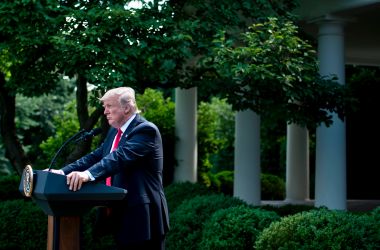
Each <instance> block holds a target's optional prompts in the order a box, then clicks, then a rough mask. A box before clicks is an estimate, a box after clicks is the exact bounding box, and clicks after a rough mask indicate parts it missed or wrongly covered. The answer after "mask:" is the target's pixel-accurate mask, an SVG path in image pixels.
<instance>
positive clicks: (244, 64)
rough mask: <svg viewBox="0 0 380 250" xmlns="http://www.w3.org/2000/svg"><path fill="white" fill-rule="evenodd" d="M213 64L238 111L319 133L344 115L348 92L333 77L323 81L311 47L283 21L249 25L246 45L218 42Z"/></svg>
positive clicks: (224, 94)
mask: <svg viewBox="0 0 380 250" xmlns="http://www.w3.org/2000/svg"><path fill="white" fill-rule="evenodd" d="M215 42H216V44H218V45H219V48H217V49H215V53H216V57H215V58H213V59H210V60H213V62H214V63H215V66H216V69H217V72H218V74H219V75H220V76H221V78H222V79H221V80H222V83H224V85H223V88H221V89H220V93H221V95H222V96H224V97H226V98H227V100H228V102H229V103H231V104H232V105H233V108H234V110H245V109H252V110H253V111H255V112H256V113H258V114H266V115H267V116H268V117H273V118H276V119H279V118H285V120H286V121H288V122H293V123H297V124H300V125H305V126H308V127H310V128H314V127H315V126H316V124H319V123H322V122H324V123H325V124H326V125H330V124H331V122H332V121H331V114H329V113H328V112H336V113H337V114H338V115H339V117H340V118H342V116H343V113H344V112H343V111H344V102H345V96H344V91H345V90H344V87H343V86H342V85H340V84H338V83H337V82H335V81H334V80H335V79H334V78H332V77H331V76H326V77H323V78H321V77H320V76H319V73H318V68H317V56H316V52H315V50H314V49H313V48H312V46H311V45H310V44H309V43H308V42H306V41H304V40H302V39H301V38H300V37H299V35H298V30H297V27H296V26H295V25H294V24H293V23H292V22H291V21H288V20H286V19H285V20H284V19H283V18H282V19H280V18H273V17H271V18H268V19H267V21H265V22H263V23H256V24H253V25H252V26H250V30H249V32H246V33H244V34H243V35H242V42H241V44H240V45H241V46H237V44H236V43H232V42H231V41H230V40H228V38H225V37H224V36H223V35H222V36H220V37H219V38H216V40H215Z"/></svg>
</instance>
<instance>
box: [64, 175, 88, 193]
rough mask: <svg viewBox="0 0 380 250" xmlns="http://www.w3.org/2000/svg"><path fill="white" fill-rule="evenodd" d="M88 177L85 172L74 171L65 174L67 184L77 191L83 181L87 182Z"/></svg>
mask: <svg viewBox="0 0 380 250" xmlns="http://www.w3.org/2000/svg"><path fill="white" fill-rule="evenodd" d="M89 180H90V177H89V176H88V174H86V173H85V172H78V171H74V172H71V173H70V174H68V175H67V185H69V189H70V190H72V191H77V190H79V189H80V188H81V187H82V184H83V183H84V182H88V181H89Z"/></svg>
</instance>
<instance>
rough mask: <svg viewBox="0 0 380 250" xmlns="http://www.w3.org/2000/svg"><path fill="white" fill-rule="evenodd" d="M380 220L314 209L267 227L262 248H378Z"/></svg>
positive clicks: (260, 242) (258, 246)
mask: <svg viewBox="0 0 380 250" xmlns="http://www.w3.org/2000/svg"><path fill="white" fill-rule="evenodd" d="M379 228H380V227H379V222H378V221H375V220H374V219H373V218H372V217H370V216H367V215H354V214H351V213H347V212H345V211H332V210H327V209H319V210H311V211H308V212H302V213H298V214H295V215H292V216H287V217H283V218H282V219H281V220H280V221H278V222H274V223H272V224H271V225H270V226H269V227H268V228H266V229H264V231H263V232H262V234H261V235H260V236H259V238H258V239H257V241H256V244H255V247H256V249H258V250H261V249H263V250H264V249H378V247H379V244H380V234H379Z"/></svg>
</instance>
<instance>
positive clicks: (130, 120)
mask: <svg viewBox="0 0 380 250" xmlns="http://www.w3.org/2000/svg"><path fill="white" fill-rule="evenodd" d="M135 117H136V114H133V115H132V116H131V117H129V119H128V121H127V122H126V123H124V125H123V126H121V128H120V129H121V131H122V132H123V133H124V131H125V130H127V128H128V126H129V124H131V122H132V120H133V119H135Z"/></svg>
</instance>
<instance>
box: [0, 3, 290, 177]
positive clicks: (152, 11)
mask: <svg viewBox="0 0 380 250" xmlns="http://www.w3.org/2000/svg"><path fill="white" fill-rule="evenodd" d="M141 2H142V8H137V9H133V8H130V7H127V5H126V3H128V1H73V0H65V1H53V0H50V1H35V0H24V1H15V2H13V1H9V2H8V1H5V2H4V1H3V2H1V3H0V13H1V14H2V15H1V17H0V18H1V19H0V21H1V22H0V38H1V39H0V48H1V52H0V53H1V55H0V56H1V72H2V73H3V78H2V81H0V83H1V88H2V91H1V94H2V100H3V103H7V106H4V105H2V107H1V108H0V109H2V110H1V113H0V115H1V119H2V123H1V124H2V125H1V131H2V132H1V133H2V137H3V141H4V145H5V148H6V151H7V155H8V156H9V158H10V159H11V162H12V164H13V166H14V167H15V168H16V169H17V172H19V173H20V172H21V171H22V169H23V167H24V166H25V164H26V162H28V159H27V156H25V155H24V152H23V150H22V147H21V145H20V143H18V142H17V136H16V131H15V129H14V128H15V126H14V113H15V112H14V107H15V103H14V97H15V93H25V94H27V95H39V94H41V93H45V92H49V91H50V90H51V89H52V88H53V87H54V85H55V84H57V82H58V79H59V77H60V76H62V75H67V76H69V77H70V78H72V79H76V89H77V92H76V103H77V114H78V120H79V124H80V127H81V128H82V129H90V128H92V127H93V126H94V124H96V122H97V121H98V119H99V117H100V116H101V113H102V111H101V108H100V107H99V106H98V108H97V109H96V110H95V111H94V112H92V113H91V112H89V109H88V106H89V105H92V106H96V104H95V102H94V101H95V100H96V97H98V95H99V94H101V93H102V92H104V91H105V90H106V89H109V88H111V87H117V86H121V85H125V84H127V85H129V86H131V87H134V88H135V89H136V90H137V91H138V92H140V93H141V92H142V91H143V90H144V89H145V88H147V87H152V88H157V87H160V88H171V87H176V86H180V87H184V88H187V87H192V86H199V87H201V88H202V89H211V88H210V86H214V85H215V83H216V77H217V75H216V74H215V72H214V71H212V70H211V71H210V67H209V66H208V65H205V64H202V62H203V61H202V60H201V59H203V58H207V57H208V56H210V55H211V54H212V53H214V52H213V49H212V48H213V46H214V44H213V39H214V35H215V34H218V33H219V31H221V30H224V31H226V34H228V35H229V36H230V37H231V38H236V37H238V34H239V33H241V32H243V31H245V30H246V29H247V27H248V25H249V24H251V23H255V22H258V21H260V17H262V16H279V15H283V14H285V13H286V12H287V11H288V10H291V9H292V8H293V7H294V3H293V1H287V0H284V1H281V0H278V1H255V2H252V1H251V0H244V1H233V0H228V1H223V2H220V1H217V0H208V1H197V0H188V1H177V0H171V1H170V0H169V1H164V2H162V1H157V0H155V1H149V2H145V1H141ZM211 69H212V68H211ZM88 83H91V84H93V85H95V86H96V90H95V91H94V93H93V94H92V95H90V96H92V97H94V98H92V99H91V98H90V97H89V96H88V91H87V84H88ZM5 131H7V133H5ZM10 132H11V133H10ZM17 145H18V146H17ZM15 146H16V148H15ZM89 147H90V144H86V145H81V147H78V148H77V149H76V151H75V152H74V153H73V155H72V156H71V158H72V159H75V158H77V157H79V156H80V155H82V154H84V153H85V151H87V150H88V149H89Z"/></svg>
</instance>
